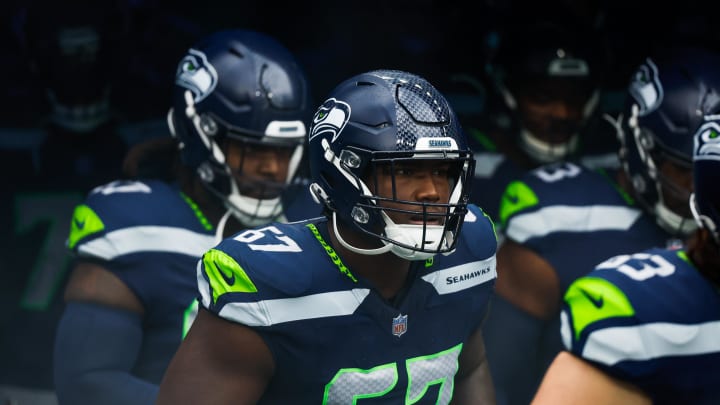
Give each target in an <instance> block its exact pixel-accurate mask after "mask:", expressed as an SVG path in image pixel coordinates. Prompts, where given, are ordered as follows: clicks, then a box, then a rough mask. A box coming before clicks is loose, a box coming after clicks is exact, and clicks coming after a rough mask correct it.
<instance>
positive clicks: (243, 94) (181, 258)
mask: <svg viewBox="0 0 720 405" xmlns="http://www.w3.org/2000/svg"><path fill="white" fill-rule="evenodd" d="M310 108H311V97H310V92H309V86H308V83H307V81H306V76H305V74H304V72H303V70H302V69H301V67H300V66H299V64H298V62H297V61H296V59H295V57H294V56H293V55H292V54H291V53H290V52H289V51H288V50H287V49H286V48H285V47H284V46H283V45H282V44H280V43H279V42H278V41H276V40H275V39H273V38H271V37H269V36H267V35H265V34H263V33H260V32H255V31H245V30H228V31H220V32H217V33H214V34H212V35H210V36H208V37H206V38H204V39H202V40H201V41H199V42H198V43H197V44H196V45H195V46H194V47H192V48H191V49H189V50H188V51H187V54H186V55H185V56H184V57H183V58H182V60H181V61H180V63H179V64H178V66H177V74H176V77H175V95H174V105H173V107H172V108H171V109H170V111H169V113H168V116H167V119H168V125H169V128H170V132H171V133H172V135H173V136H174V141H173V142H172V143H171V144H172V147H173V148H174V149H175V150H177V151H179V154H176V155H177V156H178V158H179V161H177V163H176V165H175V166H173V167H174V168H175V169H176V170H177V171H176V173H175V176H174V178H173V179H172V181H167V180H158V179H150V178H138V179H136V180H123V181H115V182H111V183H108V184H105V185H103V186H100V187H97V188H95V189H94V190H93V191H92V192H90V193H89V195H88V196H87V199H86V200H85V201H84V203H82V204H80V205H78V206H77V208H75V211H74V216H73V218H72V225H71V231H70V235H69V237H68V242H67V243H68V247H69V248H70V249H71V250H72V252H73V253H74V254H75V264H74V268H73V272H72V275H71V278H70V280H69V283H68V285H67V287H66V290H65V300H66V302H67V305H66V308H65V311H64V313H63V316H62V319H61V321H60V323H59V326H58V329H57V337H56V342H55V356H54V358H55V366H54V367H55V370H54V375H55V384H56V389H57V394H58V398H59V401H60V403H61V404H98V403H102V404H153V403H154V402H155V397H156V394H157V390H158V385H159V383H160V380H161V378H162V375H163V373H164V371H165V368H166V367H167V365H168V363H169V362H170V359H171V357H172V355H173V353H174V352H175V350H176V349H177V347H178V345H179V344H180V342H181V340H182V338H183V336H184V333H185V332H186V330H187V328H188V327H189V325H190V324H191V322H192V320H193V318H194V315H195V313H196V308H197V307H196V297H197V286H196V270H195V267H196V266H195V264H196V262H197V260H198V258H199V257H200V256H201V255H202V253H203V252H204V251H206V250H207V249H209V248H210V247H212V246H213V245H215V244H217V243H218V242H219V241H220V240H221V239H222V237H224V236H228V235H230V234H232V233H234V232H237V231H238V230H241V229H245V228H247V227H251V226H256V225H261V224H265V223H267V222H271V221H284V220H286V218H285V215H284V211H283V208H284V203H288V202H289V201H290V199H286V198H285V197H287V196H290V197H293V198H295V199H296V200H297V199H298V198H300V196H301V194H300V193H301V191H297V190H294V187H293V186H294V184H295V183H294V181H295V179H296V173H297V172H298V168H299V165H300V162H301V159H302V155H303V152H304V149H305V146H304V145H305V139H306V135H307V134H306V125H307V124H308V123H309V118H310V115H311V111H310ZM161 150H162V148H161ZM153 152H157V151H153ZM138 160H140V161H141V163H142V162H144V163H150V165H152V164H156V163H157V161H154V160H153V159H152V156H150V157H148V156H145V155H141V156H140V158H138ZM140 166H142V164H141V165H140ZM135 173H136V174H137V175H138V176H140V177H142V176H143V174H144V173H145V171H144V170H143V169H137V168H136V170H135ZM305 194H306V195H307V196H308V199H309V192H307V188H305ZM300 200H302V198H300ZM317 212H319V210H317ZM305 214H306V215H312V214H311V213H307V212H306V213H305Z"/></svg>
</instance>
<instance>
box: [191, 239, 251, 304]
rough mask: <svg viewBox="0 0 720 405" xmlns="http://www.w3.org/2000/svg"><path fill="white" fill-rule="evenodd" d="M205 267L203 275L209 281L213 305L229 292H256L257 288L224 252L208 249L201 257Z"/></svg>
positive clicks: (238, 265) (237, 264)
mask: <svg viewBox="0 0 720 405" xmlns="http://www.w3.org/2000/svg"><path fill="white" fill-rule="evenodd" d="M202 261H203V264H204V265H205V274H207V276H208V279H209V280H210V287H211V288H212V294H213V304H215V303H217V299H218V297H220V296H221V295H223V294H225V293H229V292H245V293H254V292H257V287H255V284H254V283H253V282H252V280H250V277H248V275H247V273H245V270H243V268H242V267H240V264H239V263H238V262H236V261H235V259H233V258H232V257H230V256H228V255H227V254H226V253H225V252H222V251H219V250H216V249H210V250H208V251H207V252H205V254H204V255H203V257H202Z"/></svg>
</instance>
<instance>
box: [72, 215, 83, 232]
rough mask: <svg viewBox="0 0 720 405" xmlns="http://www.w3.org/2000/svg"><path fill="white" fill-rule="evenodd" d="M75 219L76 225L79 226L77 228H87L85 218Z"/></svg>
mask: <svg viewBox="0 0 720 405" xmlns="http://www.w3.org/2000/svg"><path fill="white" fill-rule="evenodd" d="M74 221H75V226H76V227H77V229H79V230H82V229H83V228H85V219H84V218H83V220H82V221H81V220H79V219H77V218H75V219H74Z"/></svg>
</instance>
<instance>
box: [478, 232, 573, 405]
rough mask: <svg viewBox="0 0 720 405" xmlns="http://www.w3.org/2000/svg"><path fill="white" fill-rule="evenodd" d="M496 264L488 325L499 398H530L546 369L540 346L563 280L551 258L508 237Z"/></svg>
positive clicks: (487, 342)
mask: <svg viewBox="0 0 720 405" xmlns="http://www.w3.org/2000/svg"><path fill="white" fill-rule="evenodd" d="M497 265H498V278H497V281H496V284H495V293H496V294H495V296H494V297H493V300H492V303H491V306H490V311H489V314H488V318H487V320H486V322H485V326H483V334H484V337H485V345H486V347H487V353H488V354H487V356H488V362H489V364H490V369H491V372H492V376H493V380H494V383H495V387H496V388H497V392H496V394H497V395H498V399H500V398H503V399H507V400H508V401H510V402H512V403H527V402H528V401H529V400H530V399H531V398H532V395H533V394H534V390H535V388H536V387H537V384H538V383H539V381H540V379H541V378H542V372H543V371H544V370H540V364H539V361H538V358H539V356H540V353H539V352H538V347H539V344H540V341H541V340H542V337H543V333H545V331H546V329H547V328H549V327H550V325H549V324H548V322H547V321H546V319H548V318H550V317H551V316H552V315H553V314H554V313H555V312H556V311H557V306H558V302H559V300H560V293H559V281H558V280H557V276H556V275H555V272H554V270H553V268H552V266H550V264H549V263H547V261H545V260H544V259H542V258H541V257H540V256H538V255H537V254H536V253H535V252H533V251H532V250H530V249H528V248H526V247H524V246H522V245H520V244H518V243H516V242H513V241H511V240H508V239H506V240H505V241H504V242H503V244H502V245H501V246H500V248H499V250H498V255H497Z"/></svg>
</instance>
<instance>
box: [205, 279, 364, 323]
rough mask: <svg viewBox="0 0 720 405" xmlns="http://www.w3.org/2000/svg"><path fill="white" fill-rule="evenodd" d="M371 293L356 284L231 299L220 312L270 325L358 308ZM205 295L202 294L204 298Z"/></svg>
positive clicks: (242, 320)
mask: <svg viewBox="0 0 720 405" xmlns="http://www.w3.org/2000/svg"><path fill="white" fill-rule="evenodd" d="M201 287H202V286H201ZM368 294H370V290H369V289H367V288H356V289H353V290H347V291H333V292H326V293H320V294H312V295H306V296H303V297H296V298H281V299H275V300H264V301H257V302H230V303H228V304H225V306H223V307H222V309H221V310H220V313H219V315H220V316H221V317H223V318H225V319H229V320H232V321H235V322H238V323H241V324H243V325H248V326H270V325H276V324H279V323H283V322H291V321H300V320H303V319H314V318H324V317H330V316H343V315H350V314H352V313H353V312H355V310H356V309H357V308H358V307H359V306H360V304H361V303H362V302H363V300H365V297H367V296H368ZM205 299H206V298H205V296H203V301H205Z"/></svg>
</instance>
